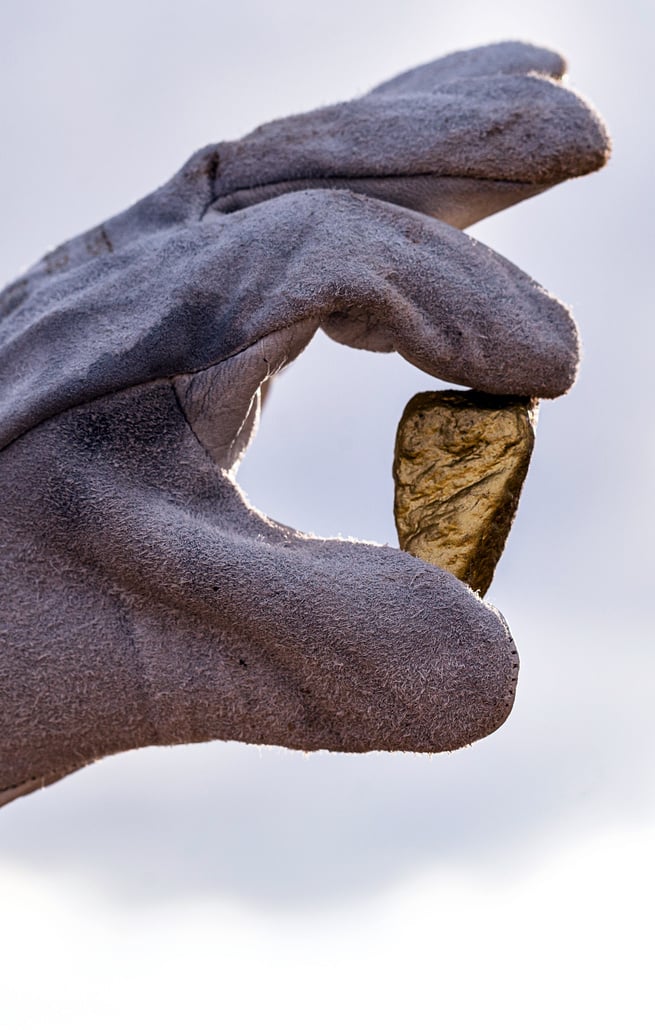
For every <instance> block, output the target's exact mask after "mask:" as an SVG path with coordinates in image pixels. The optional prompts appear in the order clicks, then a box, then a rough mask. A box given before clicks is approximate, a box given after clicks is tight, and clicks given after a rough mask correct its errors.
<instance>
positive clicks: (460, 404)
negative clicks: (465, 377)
mask: <svg viewBox="0 0 655 1030" xmlns="http://www.w3.org/2000/svg"><path fill="white" fill-rule="evenodd" d="M537 409H538V402H537V401H533V400H531V399H529V398H523V397H496V396H493V395H492V394H486V393H478V392H477V391H475V390H441V391H439V392H436V393H418V394H416V396H415V397H412V399H411V401H410V402H409V404H408V405H407V407H406V408H405V411H404V412H403V416H402V418H401V420H400V423H399V425H398V433H397V436H396V452H395V457H394V463H393V477H394V482H395V488H396V490H395V501H394V516H395V519H396V528H397V530H398V539H399V541H400V546H401V548H402V549H403V551H409V553H410V554H413V555H415V556H416V557H417V558H422V559H423V561H426V562H429V563H430V564H431V565H438V566H440V568H442V569H446V570H447V571H448V572H452V573H453V574H454V575H455V576H457V577H458V579H461V580H464V582H465V583H468V584H469V586H470V587H471V588H472V589H473V590H477V591H479V593H481V594H484V593H485V592H486V590H487V589H488V588H489V585H490V583H491V580H492V579H493V574H494V569H495V568H496V564H497V562H498V559H499V558H500V556H501V554H502V551H503V547H504V546H505V540H506V539H507V534H508V533H509V530H510V526H511V525H512V521H513V519H514V515H515V513H516V508H517V506H518V503H519V496H520V493H521V487H522V486H523V480H524V479H525V475H526V473H527V471H528V465H529V464H530V456H531V454H532V447H533V445H534V430H535V424H536V418H537Z"/></svg>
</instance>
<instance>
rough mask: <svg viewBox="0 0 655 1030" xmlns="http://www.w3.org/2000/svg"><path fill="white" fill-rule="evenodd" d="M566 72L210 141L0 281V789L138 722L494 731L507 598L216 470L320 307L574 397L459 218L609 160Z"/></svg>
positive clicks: (441, 359)
mask: <svg viewBox="0 0 655 1030" xmlns="http://www.w3.org/2000/svg"><path fill="white" fill-rule="evenodd" d="M563 71H564V65H563V62H562V60H561V58H559V57H558V56H557V55H555V54H553V53H551V52H549V51H545V50H540V49H537V48H535V47H531V46H527V45H523V44H514V43H506V44H499V45H497V46H491V47H486V48H482V49H479V50H474V51H469V52H466V53H461V54H454V55H451V56H449V57H446V58H443V59H442V60H439V61H436V62H434V63H432V64H429V65H426V66H424V67H421V68H418V69H415V70H414V71H411V72H408V73H407V74H405V75H401V76H399V77H398V78H396V79H393V80H391V81H390V82H388V83H385V84H384V85H383V86H380V87H379V88H378V89H377V90H374V91H373V92H372V93H370V94H368V95H367V96H364V97H362V98H361V99H358V100H355V101H352V102H351V103H346V104H339V105H337V106H335V107H328V108H325V109H322V110H319V111H315V112H312V113H311V114H304V115H299V116H295V117H291V118H288V119H285V120H282V121H277V122H273V123H271V124H270V125H266V126H264V127H263V128H260V129H258V130H257V131H256V132H254V133H252V134H251V135H249V136H246V137H245V138H244V139H242V140H240V141H239V142H236V143H234V142H231V143H230V142H228V143H224V144H219V145H217V146H211V147H207V148H205V149H204V150H202V151H200V152H199V153H197V154H196V155H194V156H193V157H192V158H191V160H190V161H189V162H188V163H187V164H186V165H185V166H184V167H183V168H182V170H181V171H180V172H179V173H178V174H177V175H176V176H175V177H174V178H173V179H172V180H171V181H170V182H168V183H167V184H166V185H164V186H163V187H161V188H160V189H158V190H156V191H155V192H154V193H153V194H151V195H150V196H148V197H146V198H145V199H144V200H142V201H141V202H139V203H138V204H136V205H135V206H134V207H132V208H130V209H129V210H127V211H126V212H125V213H123V214H121V215H118V216H117V217H115V218H112V219H111V220H109V221H107V222H105V223H104V224H103V225H101V226H99V227H98V228H96V229H94V230H91V231H90V232H88V233H86V234H84V235H82V236H80V237H78V238H76V239H74V240H72V241H70V242H69V243H66V244H64V245H63V246H62V247H60V248H58V249H57V250H55V251H54V252H52V253H50V254H48V255H46V257H45V258H44V259H43V260H42V261H41V262H40V263H39V264H38V265H36V266H35V267H34V268H33V269H32V270H31V271H29V272H28V273H27V274H26V276H25V277H24V278H22V279H21V280H19V281H18V282H16V283H14V284H12V285H11V286H9V287H8V288H7V289H6V290H5V292H4V293H3V294H2V295H1V297H0V314H1V321H0V415H1V418H0V425H1V429H0V448H1V449H0V483H1V484H2V485H1V489H2V505H1V510H0V541H1V545H2V561H3V567H2V579H1V582H0V616H1V621H0V634H1V635H2V655H3V661H2V663H1V667H0V749H1V753H0V802H7V801H9V800H11V799H12V798H14V797H17V796H19V795H21V794H24V793H27V792H29V791H30V790H33V789H34V788H35V787H38V786H42V785H44V784H46V783H50V782H52V781H54V780H56V779H58V778H60V777H62V776H63V775H65V774H66V773H67V772H70V771H72V770H74V769H77V768H80V767H81V766H83V765H85V764H88V763H89V762H92V761H93V760H95V759H97V758H99V757H102V756H103V755H108V754H112V753H115V752H119V751H122V750H126V749H131V748H136V747H143V746H147V745H153V744H175V743H182V742H191V741H201V740H211V739H232V740H240V741H249V742H254V743H266V744H279V745H283V746H286V747H292V748H301V749H306V750H312V749H317V748H329V749H332V750H339V751H366V750H371V749H388V750H396V749H403V750H410V751H424V752H433V751H441V750H451V749H454V748H458V747H461V746H462V745H465V744H468V743H470V742H471V741H473V740H476V739H478V738H480V737H483V736H485V735H486V734H488V733H490V732H492V731H493V730H494V729H496V728H497V727H498V726H499V725H500V724H501V723H502V722H503V720H504V719H505V718H506V716H507V714H508V713H509V711H510V708H511V705H512V701H513V696H514V689H515V684H516V678H517V670H518V659H517V655H516V649H515V647H514V644H513V642H512V639H511V636H510V634H509V632H508V630H507V627H506V625H505V623H504V621H503V619H502V617H501V616H500V615H499V614H498V612H497V611H496V610H495V609H493V608H492V607H491V606H490V605H488V604H486V603H484V602H483V601H481V600H480V598H479V597H478V596H477V595H476V594H474V593H473V592H472V591H471V590H469V589H468V588H467V587H466V586H465V585H463V584H462V583H461V582H459V581H458V580H457V579H455V578H454V577H453V576H452V575H450V574H449V573H447V572H444V571H442V570H440V569H436V568H433V567H431V566H429V565H426V564H425V563H423V562H422V561H420V560H419V559H417V558H414V557H411V556H410V555H408V554H405V553H402V552H399V551H396V550H394V549H393V548H389V547H379V546H374V545H370V544H364V543H356V542H349V541H348V542H347V541H343V540H323V539H317V538H314V537H310V536H307V535H306V534H302V533H299V532H296V531H295V530H293V529H290V528H288V527H286V526H282V525H279V524H276V523H275V522H273V521H272V520H270V519H269V518H267V517H266V516H265V515H262V514H261V513H259V512H257V511H255V510H253V509H252V508H251V507H250V506H249V505H248V503H247V501H246V500H245V498H244V497H243V495H242V493H241V492H240V490H239V487H238V486H237V484H236V482H235V478H234V477H235V470H236V468H237V466H238V462H239V459H240V457H241V455H242V453H243V451H244V449H245V447H246V446H247V444H248V441H249V440H250V438H251V436H252V433H253V431H254V429H255V427H256V423H257V418H258V408H259V397H260V391H261V387H262V384H264V383H266V381H267V380H268V379H270V378H271V376H273V375H274V374H275V373H276V372H277V371H279V370H280V369H281V368H282V367H283V366H284V365H286V364H287V363H288V362H289V361H291V360H293V358H295V357H296V356H297V355H298V354H299V352H300V351H301V350H302V349H303V348H304V347H305V346H306V344H307V343H308V341H309V340H310V338H311V336H312V335H313V333H314V332H315V331H316V329H317V328H318V327H319V326H320V327H321V328H323V329H324V330H325V331H326V332H327V333H328V334H329V335H330V336H331V337H332V338H333V339H335V340H338V341H340V342H342V343H346V344H349V345H351V346H355V347H364V348H368V349H371V350H377V351H392V350H395V351H398V352H399V353H400V354H402V355H403V356H404V357H405V358H407V360H409V361H410V362H412V363H413V364H415V365H417V366H418V367H419V368H421V369H423V370H424V371H426V372H428V373H432V374H434V375H435V376H438V377H439V378H441V379H446V380H450V381H452V382H454V383H458V384H463V385H466V386H470V387H474V388H475V389H478V390H484V391H488V392H491V393H502V394H508V393H510V394H521V395H531V396H543V397H554V396H556V395H558V394H560V393H563V392H564V391H566V390H567V389H568V388H569V386H570V385H571V383H572V382H573V379H574V377H575V373H576V367H577V361H578V336H577V331H576V328H575V325H574V323H573V321H572V319H571V317H570V315H569V314H568V312H567V311H566V309H565V308H564V307H563V306H562V305H560V304H559V302H558V301H556V300H555V299H554V298H552V297H551V296H549V295H548V294H547V293H546V292H545V291H544V290H543V289H542V288H541V287H539V286H538V285H537V284H535V283H534V282H533V281H532V280H531V279H530V278H528V276H526V275H524V274H523V273H522V272H521V271H519V270H518V269H517V268H516V267H514V266H513V265H511V264H510V263H509V262H507V261H506V260H504V259H503V258H501V257H499V256H498V255H496V254H494V253H493V252H492V251H490V250H489V249H487V248H486V247H484V246H483V245H481V244H480V243H477V242H475V241H473V240H472V239H471V238H469V237H468V236H467V235H465V234H464V233H462V232H461V231H460V229H461V228H462V227H464V226H466V225H468V224H470V223H472V222H474V221H475V220H476V219H478V218H481V217H484V216H486V215H488V214H490V213H492V212H493V211H497V210H500V209H501V208H503V207H506V206H507V205H509V204H513V203H515V202H516V201H518V200H522V199H524V198H526V197H528V196H531V195H533V194H535V193H538V192H539V191H541V190H543V189H545V188H547V187H549V186H552V185H554V184H555V183H557V182H560V181H562V180H564V179H566V178H568V177H570V176H575V175H581V174H585V173H587V172H590V171H593V170H594V169H597V168H599V167H600V166H601V165H602V164H603V163H604V162H605V160H606V157H607V153H608V141H607V136H606V133H605V131H604V129H603V126H602V124H601V122H600V121H599V119H598V117H597V116H596V115H595V114H594V112H593V111H592V110H591V109H590V107H589V106H588V105H587V104H586V103H585V102H584V101H583V100H582V99H581V98H580V97H579V96H577V95H576V94H575V93H573V92H571V91H570V90H568V89H566V88H564V87H563V86H562V85H561V84H559V83H558V81H557V80H558V79H559V78H560V77H561V75H562V73H563Z"/></svg>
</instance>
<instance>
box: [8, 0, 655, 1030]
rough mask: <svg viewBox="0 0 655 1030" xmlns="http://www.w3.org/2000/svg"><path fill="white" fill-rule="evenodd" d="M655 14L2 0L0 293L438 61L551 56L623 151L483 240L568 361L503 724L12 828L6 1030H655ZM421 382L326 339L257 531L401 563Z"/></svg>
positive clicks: (159, 765)
mask: <svg viewBox="0 0 655 1030" xmlns="http://www.w3.org/2000/svg"><path fill="white" fill-rule="evenodd" d="M654 26H655V10H654V8H653V5H652V3H650V2H646V0H624V2H623V3H607V2H596V3H595V4H593V5H591V4H589V3H585V2H582V0H549V2H548V3H546V2H543V3H538V4H530V3H526V2H518V0H517V2H513V0H497V2H496V3H494V4H489V3H484V2H482V0H479V2H476V0H453V2H451V3H448V4H446V3H438V2H436V3H427V2H419V0H404V2H403V3H402V4H399V3H397V4H391V3H389V2H388V0H377V2H373V0H348V2H345V0H333V2H332V3H329V4H326V5H322V6H318V5H314V4H311V3H301V2H300V0H278V2H277V3H275V4H266V3H263V2H257V0H243V2H241V3H239V4H235V5H233V6H231V7H228V6H227V5H225V4H221V3H208V2H202V0H185V2H184V3H171V2H168V0H165V2H160V3H152V2H151V3H146V2H145V0H130V2H127V0H113V3H112V4H111V5H110V4H99V3H95V2H89V0H87V2H85V3H82V2H73V0H69V2H65V0H50V2H46V0H40V2H37V0H21V2H20V3H19V2H16V0H3V3H2V6H1V7H0V32H1V39H2V51H1V53H2V60H1V61H0V90H1V93H0V95H1V96H2V103H1V104H0V139H1V140H2V144H3V160H2V164H1V165H0V213H1V219H2V222H1V224H2V231H1V233H0V279H1V280H8V279H10V278H13V277H14V276H15V275H16V274H17V273H18V272H19V270H20V269H21V267H22V266H24V265H26V264H28V263H31V262H32V261H34V260H35V259H37V258H38V257H39V256H40V255H41V254H42V253H43V252H44V251H45V250H46V249H47V248H49V247H50V246H52V245H55V244H57V243H59V242H61V241H62V240H63V239H65V238H67V237H69V236H71V235H73V234H75V233H77V232H79V231H81V230H83V229H85V228H87V227H89V226H90V225H92V224H94V223H96V222H97V221H99V220H100V219H101V218H103V217H105V216H106V215H109V214H112V213H114V212H115V211H117V210H120V209H122V208H124V207H125V206H126V205H127V204H128V203H130V202H131V201H132V200H133V199H135V198H136V197H138V196H139V195H141V194H143V193H145V192H147V191H149V190H150V189H152V188H153V187H154V186H155V185H157V184H158V183H160V182H161V181H163V180H164V179H166V178H168V176H169V175H170V174H171V173H172V172H173V171H174V170H175V169H176V168H177V166H179V165H180V164H181V163H182V162H183V161H184V160H185V159H186V157H187V156H188V155H189V154H190V153H191V152H192V151H193V150H194V149H196V148H197V147H198V146H200V145H201V144H204V143H207V142H210V141H216V140H220V139H224V138H231V137H235V136H239V135H242V134H243V133H244V132H246V131H248V130H250V129H251V128H253V127H254V126H255V125H256V124H258V123H259V122H262V121H265V120H267V119H270V118H272V117H276V116H279V115H283V114H287V113H290V112H292V111H297V110H301V109H305V108H311V107H314V106H317V105H320V104H323V103H329V102H332V101H335V100H339V99H347V98H349V97H350V96H352V95H354V94H356V93H360V92H363V91H365V90H366V89H368V88H370V87H371V86H373V85H374V84H376V83H377V82H378V81H379V80H381V79H384V78H387V77H389V76H390V75H392V74H394V73H396V72H398V71H401V70H403V69H405V68H407V67H409V66H411V65H413V64H417V63H420V62H424V61H426V60H430V59H432V58H433V57H435V56H438V55H439V54H441V53H444V52H447V51H449V50H452V49H459V48H463V47H468V46H474V45H478V44H480V43H486V42H492V41H495V40H498V39H502V38H522V39H526V40H529V41H533V42H536V43H541V44H545V45H551V46H554V47H555V48H559V49H561V50H562V51H563V52H564V53H565V54H567V56H568V57H569V59H570V63H571V81H572V83H573V84H574V85H575V86H577V87H578V88H580V89H581V90H582V91H583V92H584V93H585V94H587V95H588V96H589V97H591V98H592V99H593V101H594V103H595V104H596V105H597V106H598V108H599V109H600V110H601V111H602V113H603V114H604V116H605V117H606V119H607V121H608V123H609V126H610V129H611V130H612V134H613V136H614V142H615V153H614V158H613V161H612V163H611V164H610V166H609V167H608V169H606V170H605V171H604V172H602V174H600V175H597V176H594V177H592V178H590V179H586V180H581V181H578V182H575V183H571V184H567V185H565V186H562V187H560V188H558V189H557V190H555V191H553V192H552V193H550V194H547V195H545V196H543V197H540V198H537V199H535V200H532V201H529V202H528V203H527V204H525V205H523V206H521V207H519V208H516V209H514V210H512V211H509V212H507V213H505V214H503V215H499V216H497V217H496V218H494V219H491V220H490V221H489V222H486V223H482V224H481V225H480V226H477V227H475V229H474V232H475V234H476V235H477V236H479V237H480V238H481V239H483V240H484V241H485V242H486V243H489V244H490V245H491V246H493V247H495V248H497V249H498V250H500V251H501V252H502V253H503V254H504V255H506V256H507V257H509V258H510V259H511V260H513V261H514V262H516V263H517V264H518V265H520V266H521V267H522V268H524V269H525V270H526V271H528V272H529V273H530V274H532V275H533V276H534V277H535V278H537V279H538V280H539V281H540V282H542V283H543V284H544V285H545V286H547V287H548V288H549V289H551V290H553V291H554V292H555V293H557V294H558V295H559V296H561V297H562V298H563V299H565V300H566V301H567V302H570V303H571V304H572V306H573V309H574V313H575V315H576V317H577V319H578V321H579V324H580V326H581V329H582V333H583V338H584V341H585V345H586V355H585V363H584V366H583V371H582V375H581V379H580V381H579V383H578V385H577V386H576V388H575V390H574V391H573V393H572V394H571V395H570V397H568V398H566V399H564V400H561V401H557V402H554V403H548V404H544V405H542V412H541V417H540V424H539V433H538V441H537V448H536V452H535V457H534V460H533V464H532V467H531V471H530V475H529V478H528V482H527V485H526V488H525V491H524V497H523V501H522V505H521V509H520V511H519V517H518V519H517V522H516V525H515V528H514V530H513V532H512V536H511V537H510V542H509V545H508V548H507V553H506V555H505V556H504V558H503V560H502V562H501V565H500V567H499V569H498V573H497V576H496V579H495V582H494V585H493V587H492V590H491V592H490V595H489V596H490V599H491V600H492V602H493V603H495V604H496V605H497V606H498V607H499V608H500V609H501V610H502V611H503V612H504V614H505V615H506V617H507V618H508V620H509V622H510V625H511V627H512V630H513V632H514V635H515V637H516V640H517V642H518V646H519V650H520V653H521V658H522V672H521V678H520V684H519V693H518V700H517V703H516V706H515V709H514V712H513V714H512V716H511V718H510V720H509V722H508V723H507V724H506V725H505V726H504V727H503V728H502V729H501V730H500V731H499V732H498V733H496V734H495V735H493V736H492V737H491V738H489V739H487V740H485V741H482V742H480V743H478V744H476V745H475V746H474V747H472V748H468V749H465V750H464V751H462V752H458V753H456V754H453V755H444V756H436V757H434V758H428V757H416V756H404V755H393V756H389V755H368V756H356V757H347V756H338V755H328V754H319V755H312V756H311V757H305V756H303V755H300V754H294V753H285V752H283V751H282V750H278V749H272V748H269V749H262V748H249V747H245V746H241V745H235V744H221V743H219V744H211V745H204V746H196V747H193V748H184V749H183V748H178V749H173V750H170V749H169V750H166V751H164V750H152V751H148V752H141V753H135V754H132V755H126V756H121V757H118V758H114V759H110V760H105V761H103V762H101V763H99V764H98V765H96V766H95V767H94V768H91V769H89V770H86V771H84V772H82V773H79V774H77V775H75V776H73V777H71V778H70V779H68V780H65V781H63V782H62V783H61V784H59V785H58V786H55V787H52V788H49V789H48V790H47V791H44V792H41V793H38V794H35V795H32V796H30V797H28V798H26V799H23V800H20V801H18V802H17V803H15V804H14V805H12V806H10V807H9V808H7V809H4V810H2V812H1V813H0V913H1V915H0V919H1V921H2V929H3V932H2V934H1V936H0V999H1V1000H0V1025H1V1026H2V1028H3V1030H24V1028H25V1030H42V1028H46V1027H47V1028H48V1030H56V1028H60V1027H61V1028H66V1030H77V1028H85V1030H86V1028H87V1027H89V1026H92V1027H94V1028H105V1027H112V1028H114V1027H117V1026H119V1025H120V1026H125V1027H129V1028H131V1027H136V1026H140V1025H143V1026H156V1027H158V1028H159V1027H162V1028H165V1027H178V1026H194V1027H198V1026H200V1027H205V1026H212V1027H213V1026H216V1025H222V1024H223V1023H225V1024H226V1025H229V1026H237V1027H250V1026H266V1027H269V1026H273V1027H277V1026H285V1027H291V1028H296V1027H301V1026H302V1027H304V1026H305V1025H311V1026H316V1027H328V1026H329V1027H333V1026H337V1025H341V1026H346V1027H351V1026H352V1027H355V1026H357V1027H359V1026H362V1027H366V1026H376V1027H381V1026H396V1025H400V1024H401V1023H403V1024H407V1025H421V1026H422V1025H436V1024H440V1025H444V1026H448V1027H449V1028H459V1027H463V1028H469V1027H471V1028H472V1027H476V1028H477V1027H481V1026H485V1027H488V1026H494V1025H495V1024H496V1023H499V1025H500V1024H502V1025H503V1026H504V1027H509V1028H514V1027H516V1028H518V1027H524V1026H529V1027H530V1028H535V1027H552V1026H553V1025H557V1026H561V1027H574V1026H576V1027H578V1026H583V1027H591V1026H593V1027H594V1028H596V1027H603V1026H616V1025H623V1026H626V1027H630V1028H638V1027H652V1025H653V1020H654V1014H653V1005H652V983H651V979H652V960H653V955H652V925H653V918H654V917H655V911H654V906H653V888H652V883H653V866H654V861H655V820H654V819H653V814H654V800H655V798H654V794H655V791H654V787H655V782H654V781H655V776H654V771H655V763H654V762H653V760H652V757H651V753H652V744H651V738H652V735H653V730H652V726H653V720H654V717H655V702H654V699H653V671H652V670H653V659H654V657H655V655H654V650H655V648H654V647H653V626H652V615H651V603H650V593H651V580H652V578H653V550H652V546H651V538H652V524H653V506H654V501H655V489H654V486H653V470H654V469H653V466H654V461H653V430H652V421H653V418H652V409H651V394H652V389H653V386H652V384H653V372H654V369H653V357H652V353H653V343H652V321H653V318H652V307H653V301H652V285H651V279H652V261H651V259H650V253H649V251H650V244H651V231H652V200H651V196H652V193H651V185H650V184H651V181H652V167H653V157H654V155H653V142H652V140H653V135H652V127H651V122H652V111H653V102H654V100H655V97H654V96H653V87H652V71H651V68H650V64H651V63H652V52H653V44H654V42H655V40H654V38H653V29H654ZM433 384H434V380H430V379H429V378H428V377H427V376H425V375H423V374H422V373H420V372H418V371H417V370H416V369H413V368H411V367H410V366H409V365H405V364H404V363H403V362H402V360H401V359H397V358H395V357H389V356H382V355H368V354H362V353H360V352H353V351H349V350H347V349H346V348H342V347H339V346H338V345H337V344H334V343H330V342H329V341H327V340H326V339H325V338H317V339H316V341H315V342H314V343H313V344H312V345H311V347H310V349H309V351H308V352H307V353H306V354H305V355H304V356H303V357H302V358H301V359H300V360H299V362H298V363H297V364H296V365H295V366H294V367H293V368H292V369H291V370H290V371H289V372H287V373H285V375H284V376H283V377H282V378H281V379H280V381H279V382H278V383H277V384H276V387H275V389H274V390H273V392H272V395H271V398H270V402H269V405H268V407H267V410H266V412H265V416H264V420H263V424H262V428H261V433H260V436H259V438H258V439H257V441H256V442H255V444H254V446H253V449H252V451H251V453H250V454H249V456H248V458H247V459H246V462H245V464H244V466H243V470H242V474H241V476H240V479H241V482H242V483H243V485H244V487H245V489H246V490H247V492H248V494H249V495H250V497H251V499H252V500H253V502H254V503H255V504H256V505H257V506H258V507H260V508H262V509H263V510H265V511H266V512H267V513H269V514H270V515H272V516H274V517H275V518H277V519H280V520H281V521H284V522H288V523H290V524H292V525H294V526H297V527H300V528H302V529H306V530H311V531H314V532H317V533H321V534H325V535H336V534H344V535H353V536H358V537H362V538H365V539H375V540H378V541H388V542H391V543H395V533H394V527H393V520H392V515H391V503H392V483H391V475H390V464H391V455H392V447H393V437H394V433H395V427H396V424H397V420H398V417H399V415H400V413H401V411H402V409H403V407H404V405H405V403H406V401H407V400H408V398H409V397H410V396H411V395H412V394H413V393H414V392H416V390H418V389H425V388H426V386H427V387H428V388H429V387H430V386H432V385H433ZM299 426H302V432H300V433H299V432H298V427H299Z"/></svg>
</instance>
